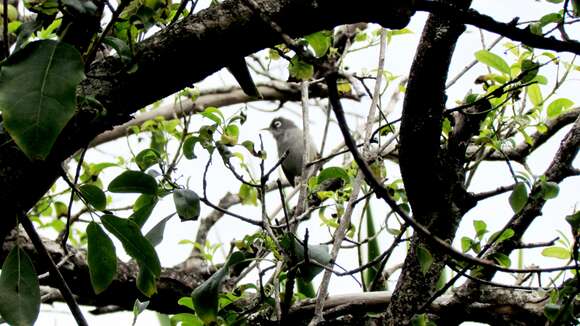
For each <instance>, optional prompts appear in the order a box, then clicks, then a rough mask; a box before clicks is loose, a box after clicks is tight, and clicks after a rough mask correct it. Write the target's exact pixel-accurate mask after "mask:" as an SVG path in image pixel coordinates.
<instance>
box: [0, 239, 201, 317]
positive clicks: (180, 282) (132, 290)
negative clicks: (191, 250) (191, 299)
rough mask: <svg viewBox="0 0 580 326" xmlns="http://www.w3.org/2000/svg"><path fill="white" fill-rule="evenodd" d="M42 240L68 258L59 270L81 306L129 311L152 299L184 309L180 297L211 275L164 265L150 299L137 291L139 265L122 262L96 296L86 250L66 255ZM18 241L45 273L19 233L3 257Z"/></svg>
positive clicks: (157, 305)
mask: <svg viewBox="0 0 580 326" xmlns="http://www.w3.org/2000/svg"><path fill="white" fill-rule="evenodd" d="M43 242H44V244H45V247H46V249H47V250H48V253H49V254H50V257H52V259H53V260H54V261H63V260H64V261H65V263H64V264H59V265H61V266H60V267H59V270H60V272H61V274H62V275H63V277H64V278H65V279H66V281H67V283H68V285H69V287H70V288H71V290H72V292H73V294H74V295H75V296H76V299H77V301H78V303H79V304H81V305H89V306H95V307H104V306H116V307H117V308H118V310H128V311H130V310H132V309H133V305H134V303H135V299H139V300H141V301H144V300H150V304H149V306H148V309H151V310H154V311H159V312H163V313H168V314H172V313H178V312H184V311H186V310H187V309H184V308H183V307H181V308H180V306H179V305H177V300H178V299H179V298H181V297H184V296H189V295H190V294H191V291H192V290H193V289H194V288H195V287H196V286H198V285H199V284H201V283H202V282H203V281H204V280H205V279H207V278H208V277H209V276H210V274H209V272H210V270H209V269H208V268H207V267H204V268H203V269H181V268H163V269H162V272H161V277H160V278H159V280H158V281H157V294H155V295H153V296H152V297H151V298H150V299H147V298H146V297H144V296H143V294H141V293H140V292H139V290H137V286H136V285H135V280H136V277H137V273H138V270H139V268H138V266H137V264H136V263H134V262H128V263H124V262H121V261H119V262H118V266H117V278H116V279H115V280H114V281H113V283H111V285H110V286H109V288H107V290H105V291H104V292H103V293H101V294H99V295H96V294H95V293H94V291H93V288H92V286H91V281H90V276H89V269H88V265H87V260H86V257H87V254H86V251H85V250H79V249H75V248H73V247H68V251H69V253H68V254H67V253H65V252H64V250H62V248H61V246H60V244H59V243H57V242H55V241H51V240H48V239H43ZM17 243H19V244H20V246H21V248H23V249H24V250H26V252H27V254H28V255H29V256H30V258H31V259H32V261H33V263H34V265H35V269H36V271H37V272H38V274H43V273H45V272H46V271H47V267H46V265H45V264H44V262H43V260H42V257H41V256H40V255H39V254H38V253H37V251H36V250H35V249H34V246H33V244H32V242H31V241H30V240H29V239H28V238H23V237H19V236H18V234H17V232H12V233H11V235H9V236H8V237H7V238H6V241H5V242H4V245H3V246H2V250H1V252H0V256H1V258H2V259H4V257H6V255H8V253H9V252H10V250H11V249H12V248H13V247H14V246H15V245H16V244H17ZM67 257H68V258H67ZM40 283H41V285H46V286H50V287H53V288H54V287H56V283H55V281H54V280H53V279H52V278H51V277H45V278H41V279H40ZM52 301H64V300H63V297H62V296H57V295H51V296H47V297H46V298H45V301H44V302H45V303H51V302H52Z"/></svg>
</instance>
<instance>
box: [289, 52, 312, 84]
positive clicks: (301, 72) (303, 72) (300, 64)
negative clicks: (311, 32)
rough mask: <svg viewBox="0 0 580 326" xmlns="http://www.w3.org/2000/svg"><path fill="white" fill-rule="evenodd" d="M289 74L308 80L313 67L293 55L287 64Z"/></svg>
mask: <svg viewBox="0 0 580 326" xmlns="http://www.w3.org/2000/svg"><path fill="white" fill-rule="evenodd" d="M288 72H289V73H290V76H292V77H294V78H296V79H298V80H309V79H310V78H312V76H313V75H314V67H313V66H312V65H311V64H308V63H306V62H304V61H302V59H300V58H299V57H298V56H297V55H295V56H294V57H293V58H292V59H291V60H290V64H289V65H288Z"/></svg>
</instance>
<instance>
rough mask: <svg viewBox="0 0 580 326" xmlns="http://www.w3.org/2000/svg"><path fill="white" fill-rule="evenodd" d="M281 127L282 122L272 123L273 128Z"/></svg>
mask: <svg viewBox="0 0 580 326" xmlns="http://www.w3.org/2000/svg"><path fill="white" fill-rule="evenodd" d="M281 126H282V122H280V121H274V128H280V127H281Z"/></svg>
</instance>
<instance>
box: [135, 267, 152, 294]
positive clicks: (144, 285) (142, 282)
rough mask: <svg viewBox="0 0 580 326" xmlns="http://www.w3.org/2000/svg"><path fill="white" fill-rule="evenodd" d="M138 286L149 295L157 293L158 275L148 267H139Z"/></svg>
mask: <svg viewBox="0 0 580 326" xmlns="http://www.w3.org/2000/svg"><path fill="white" fill-rule="evenodd" d="M136 284H137V288H138V289H139V291H141V293H143V294H144V295H145V296H147V297H151V296H153V295H154V294H155V293H157V277H156V276H155V274H153V272H151V271H150V270H149V269H147V268H143V267H142V266H141V265H140V267H139V273H138V274H137V282H136Z"/></svg>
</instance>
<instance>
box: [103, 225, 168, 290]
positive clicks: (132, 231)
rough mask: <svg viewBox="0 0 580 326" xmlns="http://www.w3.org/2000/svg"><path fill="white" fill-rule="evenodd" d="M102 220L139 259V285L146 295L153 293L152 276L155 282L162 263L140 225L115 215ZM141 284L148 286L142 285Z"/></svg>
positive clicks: (127, 249) (126, 249)
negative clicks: (142, 232)
mask: <svg viewBox="0 0 580 326" xmlns="http://www.w3.org/2000/svg"><path fill="white" fill-rule="evenodd" d="M101 221H102V222H103V225H104V226H105V228H106V229H107V230H108V231H109V232H111V233H112V234H113V235H115V237H117V239H119V240H120V241H121V243H122V244H123V248H124V249H125V251H126V252H127V254H128V255H129V256H131V257H133V258H135V259H136V260H137V263H138V264H139V267H140V271H139V275H140V276H141V278H138V280H137V283H138V287H139V289H140V290H142V292H143V293H144V294H145V295H151V294H152V291H151V287H150V284H151V278H153V282H154V279H155V277H158V276H159V275H160V274H161V264H160V263H159V258H158V257H157V253H156V252H155V249H154V248H153V246H152V245H151V243H150V242H149V240H147V239H146V238H145V237H144V236H143V235H142V234H141V230H139V226H138V225H137V224H135V222H133V221H131V220H128V219H123V218H119V217H116V216H114V215H103V216H102V217H101ZM143 270H144V271H143ZM140 284H141V285H143V284H146V285H147V286H145V287H142V286H140ZM153 290H155V289H154V288H153ZM154 292H155V291H153V293H154Z"/></svg>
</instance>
